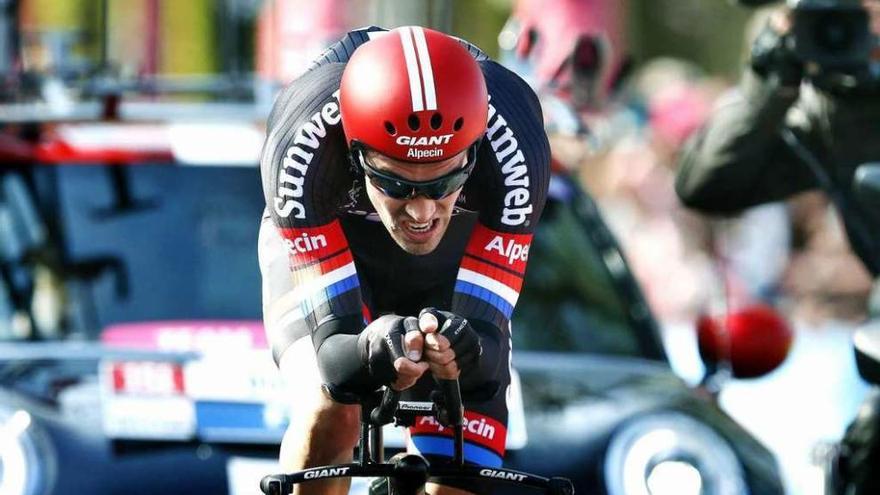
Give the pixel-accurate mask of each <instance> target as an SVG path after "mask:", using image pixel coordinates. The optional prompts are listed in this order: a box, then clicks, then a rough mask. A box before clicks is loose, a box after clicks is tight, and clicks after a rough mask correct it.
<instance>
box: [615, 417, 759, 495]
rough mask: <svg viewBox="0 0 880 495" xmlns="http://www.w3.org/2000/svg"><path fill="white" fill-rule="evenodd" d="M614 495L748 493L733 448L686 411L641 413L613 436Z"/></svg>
mask: <svg viewBox="0 0 880 495" xmlns="http://www.w3.org/2000/svg"><path fill="white" fill-rule="evenodd" d="M604 467H605V483H606V485H607V489H608V494H609V495H673V494H674V495H745V494H746V493H748V492H747V488H746V483H745V478H744V475H743V470H742V466H741V465H740V463H739V460H738V459H737V457H736V454H735V453H734V451H733V449H732V448H731V447H730V445H729V444H728V443H727V441H725V440H724V439H723V438H722V437H721V436H720V435H718V434H717V433H715V431H713V430H712V429H711V428H709V427H708V426H706V425H705V424H703V423H701V422H699V421H697V420H695V419H694V418H691V417H690V416H686V415H684V414H681V413H675V412H666V413H658V414H650V415H647V416H643V417H640V418H637V419H635V420H633V421H631V422H629V423H628V424H626V425H624V426H623V428H621V429H620V430H619V431H618V432H617V433H615V435H614V436H613V437H612V439H611V443H610V445H609V447H608V452H607V454H606V457H605V466H604Z"/></svg>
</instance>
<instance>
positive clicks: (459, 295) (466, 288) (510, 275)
mask: <svg viewBox="0 0 880 495" xmlns="http://www.w3.org/2000/svg"><path fill="white" fill-rule="evenodd" d="M531 242H532V235H531V234H510V233H504V232H497V231H495V230H492V229H490V228H488V227H486V226H484V225H482V224H479V223H478V224H477V225H476V227H474V232H473V233H472V234H471V238H470V241H469V242H468V245H467V248H466V249H465V255H464V257H463V258H462V261H461V265H460V267H459V270H458V276H457V278H456V283H455V294H454V295H453V307H455V308H456V309H457V310H458V311H459V312H460V313H459V314H461V315H462V316H464V317H466V318H475V319H480V320H484V321H487V322H490V323H492V324H494V325H495V326H496V327H497V328H501V329H503V328H507V323H508V321H509V320H510V317H511V314H512V313H513V308H514V307H515V306H516V302H517V300H518V299H519V292H520V289H521V288H522V282H523V275H524V274H525V269H526V263H527V261H528V258H529V247H530V245H531Z"/></svg>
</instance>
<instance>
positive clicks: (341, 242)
mask: <svg viewBox="0 0 880 495" xmlns="http://www.w3.org/2000/svg"><path fill="white" fill-rule="evenodd" d="M279 230H280V231H281V237H282V239H283V241H284V246H285V248H287V252H288V253H289V254H290V256H291V258H292V259H293V261H294V264H295V265H296V266H303V265H307V264H309V263H312V262H315V261H319V260H322V259H325V258H327V257H329V256H332V255H333V254H335V253H337V252H339V251H342V250H344V249H348V241H347V240H346V239H345V233H343V232H342V227H341V226H340V224H339V220H333V221H332V222H330V223H328V224H326V225H322V226H320V227H309V228H287V229H279Z"/></svg>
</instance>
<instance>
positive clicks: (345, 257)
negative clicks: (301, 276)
mask: <svg viewBox="0 0 880 495" xmlns="http://www.w3.org/2000/svg"><path fill="white" fill-rule="evenodd" d="M352 261H354V260H353V259H352V257H351V251H350V250H348V249H346V250H344V251H341V252H339V253H336V254H335V255H334V256H331V257H330V258H327V259H325V260H323V261H321V262H318V263H315V262H312V263H309V264H308V265H306V266H298V265H294V266H293V269H294V270H296V271H297V272H303V271H305V270H314V269H315V267H316V266H317V267H318V268H319V269H320V273H318V275H321V274H324V273H330V272H332V271H333V270H335V269H337V268H339V267H340V266H343V265H347V264H348V263H351V262H352Z"/></svg>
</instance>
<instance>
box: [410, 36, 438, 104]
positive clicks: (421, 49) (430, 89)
mask: <svg viewBox="0 0 880 495" xmlns="http://www.w3.org/2000/svg"><path fill="white" fill-rule="evenodd" d="M412 31H413V35H414V36H415V40H416V49H417V50H418V55H419V66H420V67H421V69H422V83H423V84H424V89H425V110H437V93H436V91H435V90H434V70H433V69H432V67H431V56H430V55H429V54H428V43H427V42H426V41H425V31H424V30H423V29H422V28H420V27H413V28H412Z"/></svg>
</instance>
